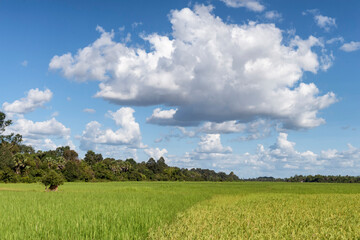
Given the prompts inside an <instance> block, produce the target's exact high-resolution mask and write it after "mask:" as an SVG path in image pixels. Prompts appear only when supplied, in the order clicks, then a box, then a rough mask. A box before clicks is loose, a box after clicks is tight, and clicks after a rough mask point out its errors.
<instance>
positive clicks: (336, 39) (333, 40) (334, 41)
mask: <svg viewBox="0 0 360 240" xmlns="http://www.w3.org/2000/svg"><path fill="white" fill-rule="evenodd" d="M337 42H340V43H343V42H344V38H343V37H335V38H331V39H329V40H327V41H326V43H327V44H333V43H337Z"/></svg>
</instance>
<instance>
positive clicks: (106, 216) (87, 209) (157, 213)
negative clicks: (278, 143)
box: [0, 182, 360, 239]
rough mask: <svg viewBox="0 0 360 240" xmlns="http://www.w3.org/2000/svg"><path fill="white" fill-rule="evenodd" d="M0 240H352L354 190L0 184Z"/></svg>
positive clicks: (356, 217) (357, 202)
mask: <svg viewBox="0 0 360 240" xmlns="http://www.w3.org/2000/svg"><path fill="white" fill-rule="evenodd" d="M0 203H1V204H0V216H1V217H0V239H146V238H151V239H308V238H310V239H359V238H360V230H359V229H360V222H359V221H360V207H359V206H360V185H357V184H307V183H256V182H251V183H205V182H201V183H194V182H109V183H66V184H65V185H63V186H61V187H60V188H59V191H58V192H50V193H49V192H44V187H43V186H42V185H40V184H0Z"/></svg>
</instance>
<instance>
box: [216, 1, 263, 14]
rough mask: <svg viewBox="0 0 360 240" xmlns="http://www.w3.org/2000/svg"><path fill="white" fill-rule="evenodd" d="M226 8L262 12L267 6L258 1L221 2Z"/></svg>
mask: <svg viewBox="0 0 360 240" xmlns="http://www.w3.org/2000/svg"><path fill="white" fill-rule="evenodd" d="M221 1H222V2H224V3H225V5H226V6H228V7H232V8H240V7H244V8H247V9H249V10H251V11H254V12H262V11H264V9H265V6H264V5H262V4H261V3H260V2H259V1H258V0H221Z"/></svg>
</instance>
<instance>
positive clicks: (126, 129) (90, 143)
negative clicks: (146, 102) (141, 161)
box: [80, 107, 144, 151]
mask: <svg viewBox="0 0 360 240" xmlns="http://www.w3.org/2000/svg"><path fill="white" fill-rule="evenodd" d="M108 113H109V115H110V117H111V118H112V119H113V120H114V121H115V123H116V125H117V126H119V127H120V128H119V129H117V130H116V131H113V130H112V129H106V130H103V129H101V127H102V126H101V124H100V123H98V122H96V121H92V122H90V123H88V124H87V125H86V128H85V130H84V131H83V133H82V136H81V139H80V149H81V150H84V151H87V150H96V149H101V148H103V147H104V146H107V145H108V146H109V145H110V146H121V145H126V146H127V147H130V148H141V147H144V145H143V144H142V143H141V133H140V126H139V124H138V123H137V122H136V121H135V118H134V116H133V113H134V109H132V108H129V107H123V108H120V109H119V110H117V111H116V112H111V111H109V112H108Z"/></svg>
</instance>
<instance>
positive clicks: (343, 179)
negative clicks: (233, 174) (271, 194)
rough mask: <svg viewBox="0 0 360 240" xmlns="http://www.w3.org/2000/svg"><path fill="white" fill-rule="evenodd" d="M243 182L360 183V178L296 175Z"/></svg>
mask: <svg viewBox="0 0 360 240" xmlns="http://www.w3.org/2000/svg"><path fill="white" fill-rule="evenodd" d="M240 180H241V181H256V182H318V183H360V176H357V177H355V176H348V175H346V176H341V175H337V176H334V175H328V176H326V175H320V174H317V175H306V176H303V175H295V176H293V177H289V178H274V177H257V178H248V179H240Z"/></svg>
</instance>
